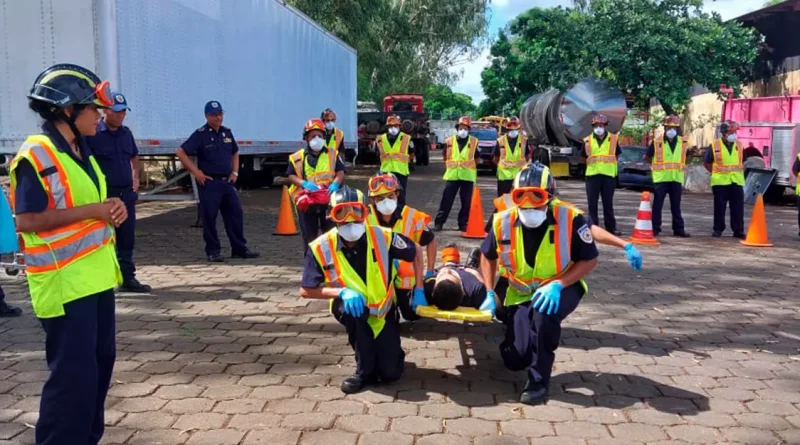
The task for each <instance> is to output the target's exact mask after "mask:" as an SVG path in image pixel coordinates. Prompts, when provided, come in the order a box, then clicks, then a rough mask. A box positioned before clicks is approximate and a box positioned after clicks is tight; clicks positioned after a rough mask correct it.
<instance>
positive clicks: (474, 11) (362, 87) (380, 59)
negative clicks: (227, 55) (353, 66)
mask: <svg viewBox="0 0 800 445" xmlns="http://www.w3.org/2000/svg"><path fill="white" fill-rule="evenodd" d="M288 3H290V4H291V5H293V6H295V7H297V8H298V9H300V10H301V11H303V12H304V13H305V14H306V15H308V16H309V17H311V18H312V19H313V20H314V21H316V22H317V23H319V24H320V25H322V26H323V27H324V28H325V29H327V30H328V31H330V32H331V33H333V34H334V35H336V36H337V37H339V38H341V39H342V40H343V41H345V42H346V43H347V44H348V45H350V46H352V47H353V48H355V49H356V50H357V51H358V97H359V99H360V100H373V101H377V102H380V100H381V99H382V97H383V96H385V95H387V94H389V93H410V92H421V91H423V90H424V89H425V88H427V87H428V86H429V85H430V84H432V83H433V82H435V81H438V82H440V83H443V84H446V83H448V82H451V81H452V80H453V75H452V74H451V73H450V72H449V71H448V68H449V67H451V66H453V65H454V64H456V63H457V62H459V61H460V60H463V59H468V58H471V57H475V56H477V55H478V53H479V52H480V49H481V48H482V47H484V44H485V43H487V40H486V39H487V35H488V34H487V26H488V20H487V14H486V12H487V8H488V3H489V2H488V0H346V1H344V0H288Z"/></svg>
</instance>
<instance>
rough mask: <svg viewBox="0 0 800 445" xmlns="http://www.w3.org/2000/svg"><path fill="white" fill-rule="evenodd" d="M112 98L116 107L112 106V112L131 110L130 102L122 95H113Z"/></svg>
mask: <svg viewBox="0 0 800 445" xmlns="http://www.w3.org/2000/svg"><path fill="white" fill-rule="evenodd" d="M111 98H112V99H113V100H114V105H112V106H111V111H127V110H130V108H129V107H128V100H127V99H125V96H123V95H122V93H111Z"/></svg>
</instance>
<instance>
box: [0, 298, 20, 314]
mask: <svg viewBox="0 0 800 445" xmlns="http://www.w3.org/2000/svg"><path fill="white" fill-rule="evenodd" d="M20 315H22V309H20V308H18V307H14V306H9V305H8V303H6V302H5V301H0V317H2V318H11V317H19V316H20Z"/></svg>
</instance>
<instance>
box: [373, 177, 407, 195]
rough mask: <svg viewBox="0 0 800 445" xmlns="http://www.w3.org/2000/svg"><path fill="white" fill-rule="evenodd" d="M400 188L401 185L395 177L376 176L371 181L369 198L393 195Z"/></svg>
mask: <svg viewBox="0 0 800 445" xmlns="http://www.w3.org/2000/svg"><path fill="white" fill-rule="evenodd" d="M399 187H400V183H399V182H398V181H397V177H396V176H395V175H376V176H373V177H371V178H370V179H369V196H377V195H383V194H386V193H392V192H394V191H397V189H398V188H399Z"/></svg>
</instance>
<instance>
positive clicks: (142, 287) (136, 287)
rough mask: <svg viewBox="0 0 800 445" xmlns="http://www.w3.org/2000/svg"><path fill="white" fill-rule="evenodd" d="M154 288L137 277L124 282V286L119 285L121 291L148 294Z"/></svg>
mask: <svg viewBox="0 0 800 445" xmlns="http://www.w3.org/2000/svg"><path fill="white" fill-rule="evenodd" d="M152 290H153V288H152V287H150V286H148V285H146V284H142V283H140V282H139V280H137V279H136V278H131V279H130V280H127V281H125V282H123V283H122V286H120V287H119V291H120V292H133V293H136V294H148V293H150V291H152Z"/></svg>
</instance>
